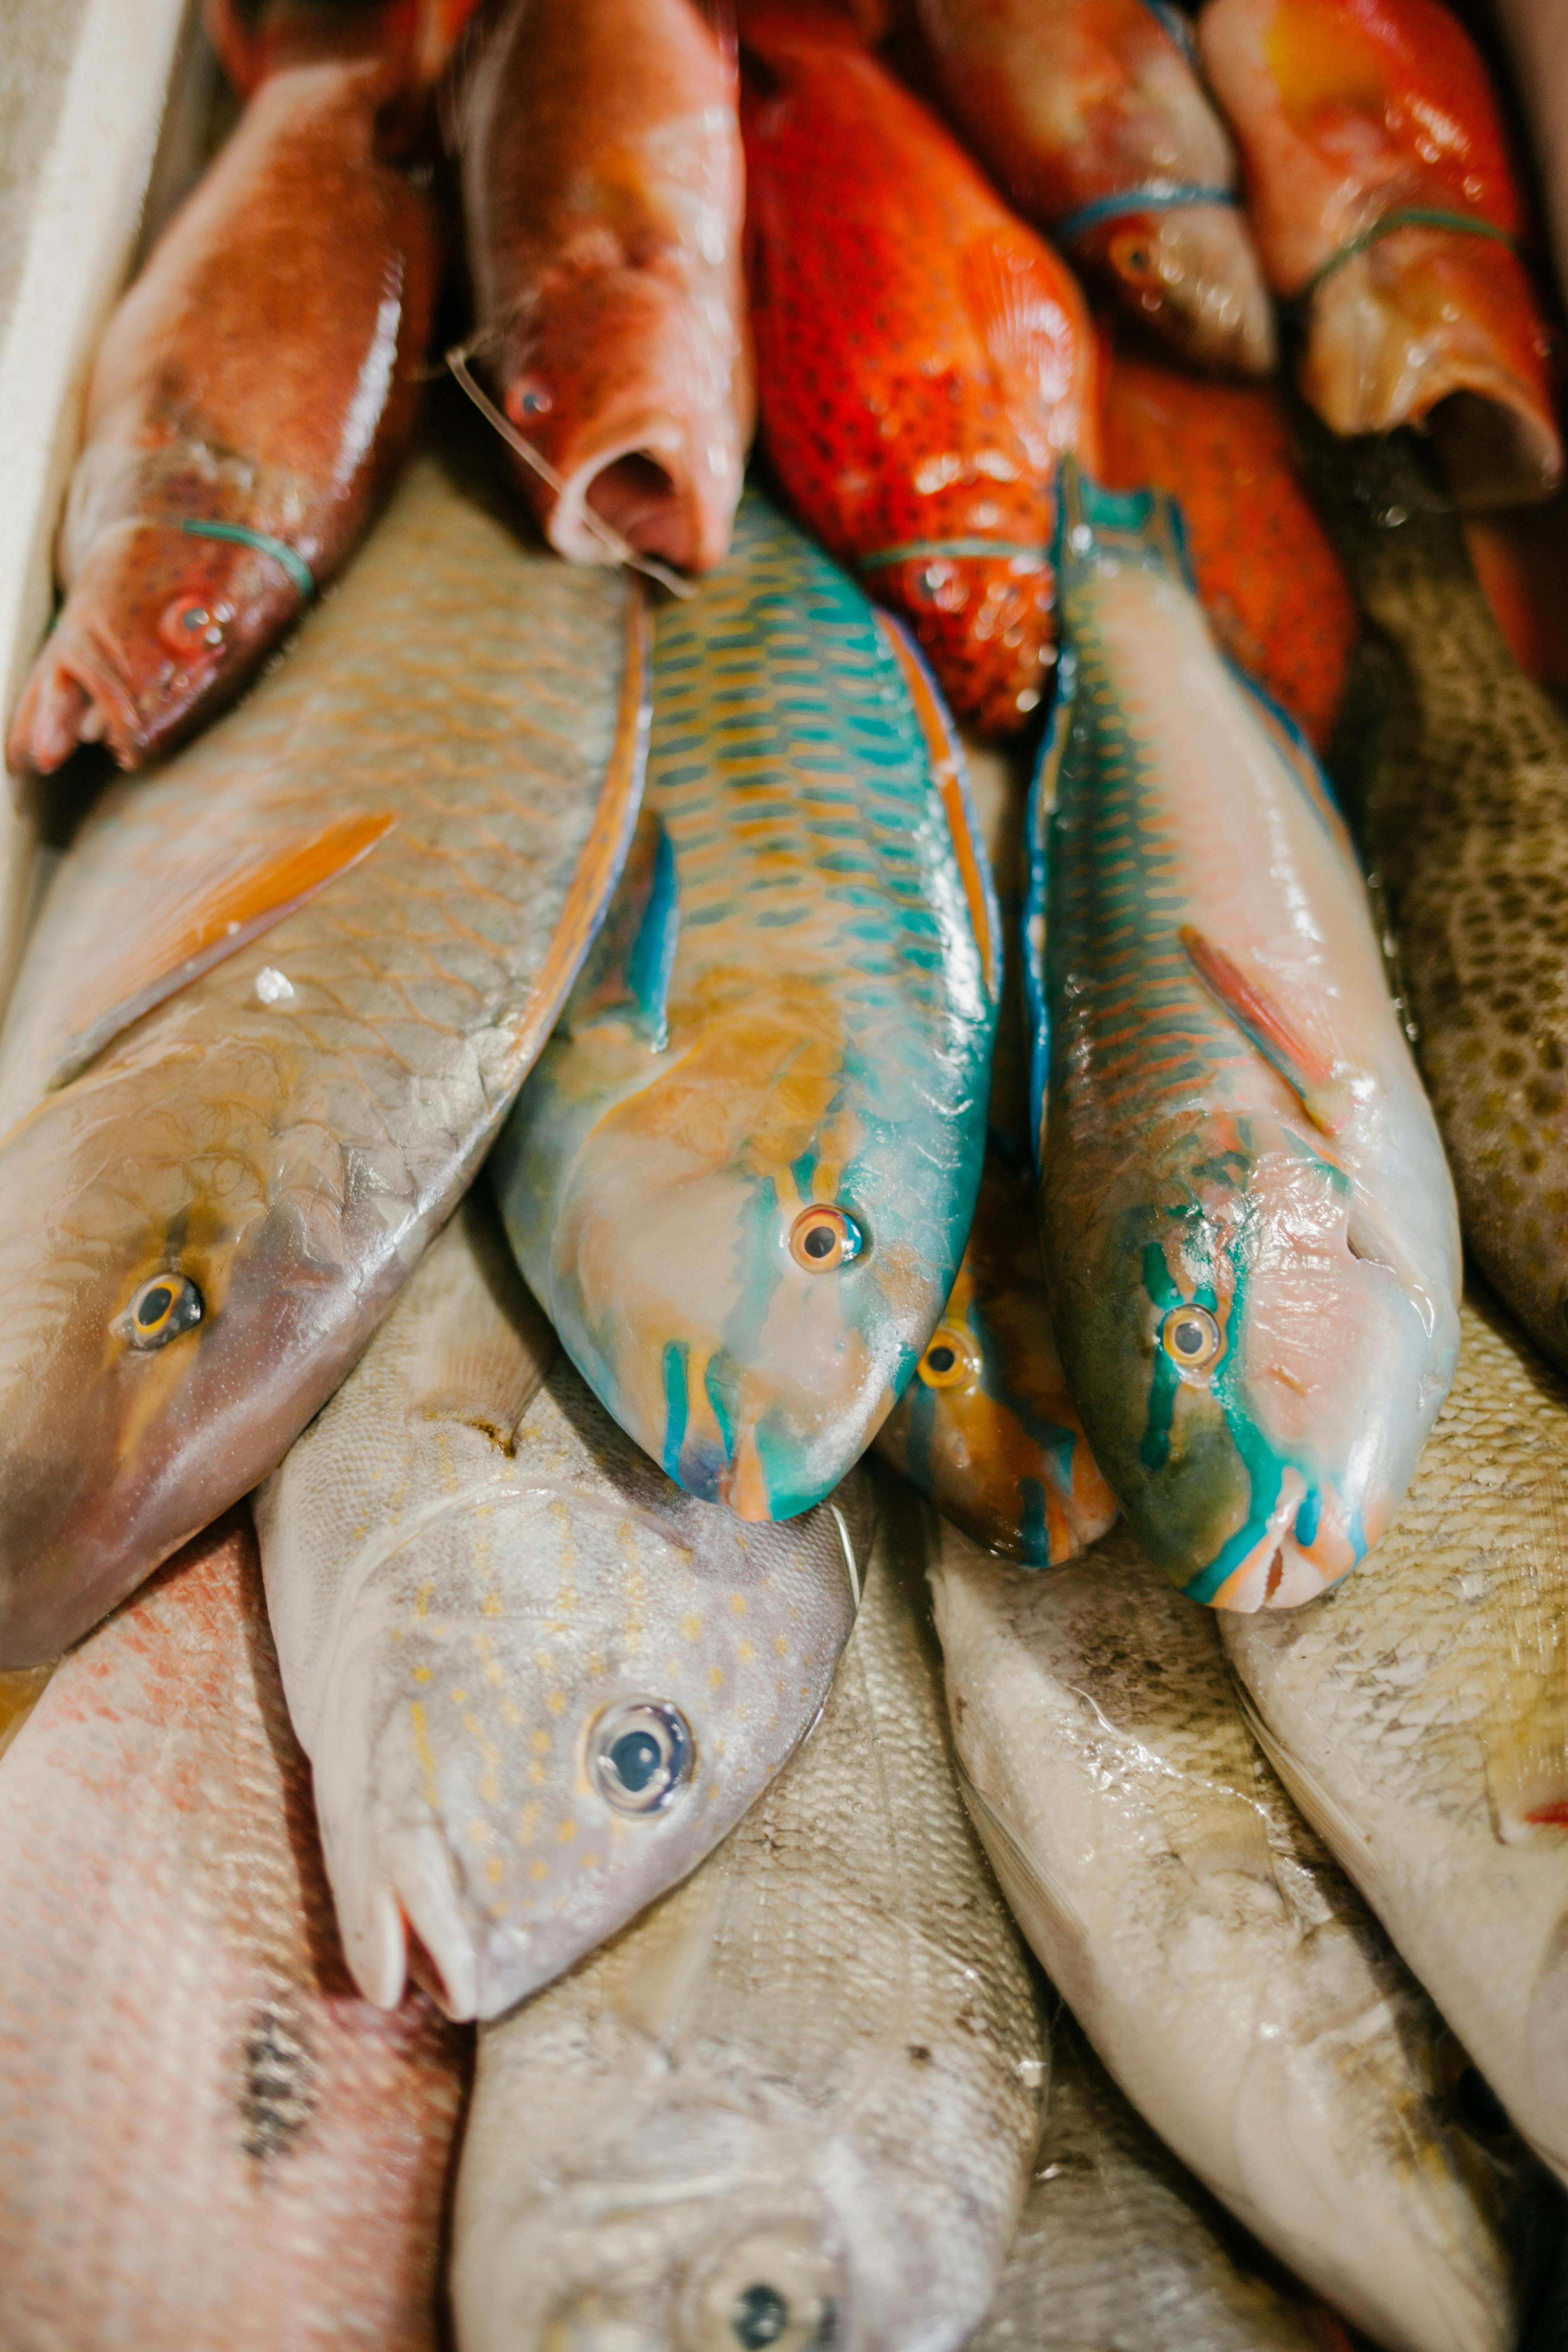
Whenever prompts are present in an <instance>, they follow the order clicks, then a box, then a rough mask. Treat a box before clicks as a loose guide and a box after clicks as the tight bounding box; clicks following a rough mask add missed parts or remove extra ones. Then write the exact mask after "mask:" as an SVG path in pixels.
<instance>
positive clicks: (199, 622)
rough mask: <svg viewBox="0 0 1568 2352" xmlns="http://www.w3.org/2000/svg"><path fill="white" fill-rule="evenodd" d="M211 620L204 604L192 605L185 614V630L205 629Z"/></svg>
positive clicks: (210, 615)
mask: <svg viewBox="0 0 1568 2352" xmlns="http://www.w3.org/2000/svg"><path fill="white" fill-rule="evenodd" d="M211 619H212V614H210V613H209V612H208V611H207V608H206V606H205V604H193V605H192V606H191V608H190V610H189V611H188V612H187V613H186V614H185V626H186V628H187V629H205V627H206V625H207V623H208V622H209V621H210V620H211Z"/></svg>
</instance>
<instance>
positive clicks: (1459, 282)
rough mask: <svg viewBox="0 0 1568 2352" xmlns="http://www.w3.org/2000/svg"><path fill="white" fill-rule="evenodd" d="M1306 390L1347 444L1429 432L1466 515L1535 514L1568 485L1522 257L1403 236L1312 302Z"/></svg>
mask: <svg viewBox="0 0 1568 2352" xmlns="http://www.w3.org/2000/svg"><path fill="white" fill-rule="evenodd" d="M1301 388H1302V390H1303V392H1304V393H1305V394H1306V395H1307V398H1308V399H1309V400H1310V402H1311V404H1312V405H1313V406H1314V407H1315V408H1316V409H1317V411H1318V413H1319V415H1321V417H1322V418H1323V421H1324V422H1325V424H1327V425H1330V426H1331V427H1332V429H1333V431H1334V432H1336V433H1340V434H1344V435H1347V436H1350V435H1359V434H1367V433H1387V432H1391V431H1392V430H1393V429H1394V426H1396V425H1406V424H1419V423H1422V422H1423V421H1425V422H1426V423H1427V424H1428V425H1429V428H1430V430H1431V433H1432V436H1433V438H1434V440H1435V442H1436V446H1437V454H1438V456H1439V458H1440V459H1441V460H1442V463H1443V467H1444V471H1445V473H1446V474H1447V478H1448V481H1449V484H1450V487H1451V488H1452V489H1453V492H1454V495H1455V498H1456V499H1457V501H1458V504H1459V505H1460V506H1461V507H1463V508H1467V509H1470V508H1484V507H1497V506H1511V505H1520V504H1524V503H1527V502H1529V501H1532V500H1535V499H1543V498H1546V497H1548V496H1550V494H1551V492H1552V490H1553V489H1555V488H1556V487H1557V485H1558V483H1559V482H1560V481H1561V480H1562V478H1563V444H1562V438H1561V436H1560V435H1559V432H1558V429H1557V425H1556V420H1555V418H1554V416H1553V414H1552V399H1551V394H1550V390H1549V387H1548V383H1547V378H1546V350H1545V343H1544V339H1543V336H1542V331H1541V330H1540V328H1539V327H1538V325H1537V324H1536V322H1535V320H1534V318H1533V313H1532V310H1531V302H1530V294H1529V287H1528V283H1527V281H1526V279H1525V276H1524V271H1523V268H1522V265H1521V262H1520V261H1519V259H1518V257H1517V256H1516V255H1514V254H1512V253H1510V252H1508V251H1507V250H1506V249H1504V248H1503V247H1499V246H1497V245H1494V244H1491V243H1489V242H1485V241H1483V240H1482V239H1481V238H1479V237H1476V236H1455V235H1452V234H1449V233H1447V232H1445V231H1443V230H1439V229H1430V228H1401V229H1395V230H1394V231H1392V232H1391V233H1390V234H1389V235H1388V236H1384V237H1382V238H1380V239H1379V240H1378V242H1377V243H1376V244H1374V245H1372V246H1369V247H1367V249H1366V251H1365V252H1363V253H1359V254H1356V255H1354V256H1352V258H1351V259H1350V260H1348V261H1346V262H1344V263H1342V265H1341V266H1340V267H1339V268H1336V269H1335V270H1334V271H1333V272H1332V274H1331V276H1330V277H1329V278H1326V279H1325V280H1324V282H1323V283H1322V285H1321V286H1320V287H1319V289H1318V290H1317V292H1316V294H1315V295H1314V296H1313V298H1312V306H1311V312H1310V320H1309V323H1308V331H1307V344H1306V352H1305V356H1304V359H1303V362H1302V372H1301Z"/></svg>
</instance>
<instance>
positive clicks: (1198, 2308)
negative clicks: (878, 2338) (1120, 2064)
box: [970, 2010, 1318, 2352]
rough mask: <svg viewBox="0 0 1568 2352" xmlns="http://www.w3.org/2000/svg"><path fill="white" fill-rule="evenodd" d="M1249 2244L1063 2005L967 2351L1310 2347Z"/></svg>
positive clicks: (1301, 2321)
mask: <svg viewBox="0 0 1568 2352" xmlns="http://www.w3.org/2000/svg"><path fill="white" fill-rule="evenodd" d="M1247 2251H1248V2250H1247V2242H1246V2240H1245V2239H1244V2238H1243V2237H1242V2235H1241V2232H1240V2231H1238V2230H1237V2228H1236V2226H1235V2224H1234V2223H1233V2222H1231V2221H1228V2219H1227V2218H1226V2215H1225V2214H1224V2213H1222V2212H1221V2210H1220V2209H1219V2208H1218V2207H1217V2206H1215V2205H1214V2204H1213V2203H1212V2202H1211V2200H1209V2198H1208V2197H1207V2196H1206V2195H1205V2192H1204V2190H1203V2189H1200V2188H1199V2186H1198V2184H1197V2182H1196V2181H1195V2180H1194V2179H1192V2177H1191V2176H1190V2174H1187V2173H1184V2172H1183V2170H1182V2168H1181V2167H1180V2165H1179V2164H1177V2163H1176V2162H1175V2161H1174V2160H1173V2158H1172V2157H1171V2156H1170V2155H1169V2154H1168V2153H1167V2151H1166V2150H1165V2149H1164V2148H1163V2147H1161V2145H1160V2143H1159V2141H1158V2140H1157V2139H1156V2138H1155V2137H1154V2135H1153V2133H1152V2131H1151V2130H1150V2129H1149V2126H1148V2125H1147V2124H1145V2123H1144V2122H1143V2121H1142V2117H1141V2116H1138V2115H1137V2114H1136V2113H1135V2112H1134V2110H1133V2109H1132V2108H1131V2107H1130V2106H1129V2105H1128V2104H1127V2101H1126V2100H1125V2099H1124V2098H1123V2097H1122V2095H1121V2092H1120V2091H1119V2090H1118V2089H1117V2087H1116V2085H1115V2084H1114V2083H1113V2082H1112V2081H1111V2080H1110V2076H1109V2075H1108V2074H1106V2072H1105V2070H1104V2068H1103V2067H1102V2066H1101V2065H1100V2062H1099V2060H1098V2059H1097V2058H1096V2057H1095V2055H1094V2053H1093V2052H1092V2051H1091V2050H1090V2048H1089V2044H1088V2042H1086V2041H1085V2040H1084V2037H1083V2033H1082V2031H1081V2029H1080V2028H1079V2026H1078V2025H1076V2024H1075V2023H1074V2022H1073V2020H1072V2018H1071V2017H1070V2016H1069V2015H1068V2012H1067V2011H1065V2010H1064V2011H1062V2012H1061V2013H1060V2015H1059V2016H1058V2018H1057V2019H1056V2020H1055V2021H1053V2024H1052V2028H1051V2095H1050V2101H1049V2105H1048V2106H1047V2112H1046V2127H1045V2130H1044V2132H1043V2133H1042V2135H1041V2137H1040V2145H1039V2147H1038V2149H1037V2152H1036V2156H1035V2173H1034V2179H1033V2182H1032V2184H1031V2186H1030V2189H1029V2195H1028V2199H1027V2200H1026V2204H1025V2207H1024V2211H1023V2215H1022V2218H1021V2219H1020V2221H1019V2223H1018V2233H1017V2235H1016V2238H1015V2239H1014V2241H1013V2250H1012V2252H1011V2253H1010V2254H1009V2255H1008V2257H1007V2267H1006V2269H1005V2271H1004V2272H1003V2273H1002V2284H1001V2285H1000V2286H999V2287H998V2288H997V2290H996V2300H995V2302H994V2304H993V2305H992V2306H991V2310H990V2313H989V2315H988V2316H987V2318H986V2322H985V2325H984V2327H983V2328H982V2329H981V2330H980V2332H979V2334H978V2335H977V2336H973V2337H972V2338H971V2340H970V2352H1085V2347H1088V2346H1093V2347H1095V2352H1314V2347H1316V2346H1317V2343H1318V2338H1317V2337H1316V2336H1315V2335H1314V2334H1313V2332H1312V2329H1311V2326H1310V2324H1309V2322H1308V2319H1307V2315H1306V2313H1305V2311H1304V2309H1302V2308H1301V2307H1300V2305H1293V2304H1291V2303H1289V2302H1287V2300H1286V2299H1285V2297H1284V2296H1283V2295H1282V2294H1280V2293H1279V2291H1278V2289H1277V2288H1276V2287H1275V2286H1274V2285H1273V2284H1271V2283H1270V2282H1269V2281H1268V2279H1267V2278H1265V2277H1264V2276H1262V2275H1261V2270H1260V2266H1259V2265H1258V2263H1257V2260H1256V2250H1253V2251H1254V2260H1253V2261H1252V2262H1251V2263H1249V2262H1248V2260H1247Z"/></svg>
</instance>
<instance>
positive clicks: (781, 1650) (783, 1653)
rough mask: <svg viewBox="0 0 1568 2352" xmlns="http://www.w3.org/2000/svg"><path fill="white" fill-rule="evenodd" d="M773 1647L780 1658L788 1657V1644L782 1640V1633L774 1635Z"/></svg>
mask: <svg viewBox="0 0 1568 2352" xmlns="http://www.w3.org/2000/svg"><path fill="white" fill-rule="evenodd" d="M773 1647H774V1649H775V1650H776V1651H777V1652H778V1654H779V1655H780V1657H781V1658H787V1657H788V1655H789V1643H787V1642H786V1641H785V1640H784V1635H783V1634H782V1633H775V1634H774V1635H773Z"/></svg>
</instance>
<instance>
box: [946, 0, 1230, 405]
mask: <svg viewBox="0 0 1568 2352" xmlns="http://www.w3.org/2000/svg"><path fill="white" fill-rule="evenodd" d="M915 13H916V15H917V16H918V18H919V22H920V26H921V33H922V35H923V37H924V45H925V49H926V53H927V55H928V56H929V58H930V59H931V68H932V71H933V73H934V76H935V79H936V80H937V83H938V85H939V87H940V89H941V91H942V98H943V100H944V102H945V103H946V104H947V105H948V106H949V107H950V108H951V109H952V113H953V115H954V117H955V119H956V120H957V121H958V122H959V123H960V124H961V125H962V126H963V131H964V132H965V134H966V135H967V137H968V138H969V139H970V141H971V142H973V147H974V150H975V152H976V153H977V154H978V155H980V156H982V157H983V158H984V161H985V163H988V164H989V166H990V168H991V169H992V171H993V172H994V173H995V175H996V177H997V179H998V180H999V181H1000V182H1001V184H1002V185H1003V186H1004V187H1005V188H1006V189H1007V190H1008V191H1009V192H1010V194H1012V196H1013V199H1014V201H1015V202H1016V205H1018V207H1019V209H1020V211H1022V212H1024V213H1026V215H1028V217H1029V218H1030V219H1031V220H1033V221H1037V222H1038V223H1039V224H1040V226H1041V227H1043V228H1047V229H1048V230H1049V231H1050V233H1051V235H1052V236H1054V237H1055V238H1056V240H1057V242H1058V245H1060V246H1062V247H1064V248H1065V250H1066V251H1067V252H1068V253H1069V254H1070V255H1071V257H1072V258H1073V260H1074V261H1075V262H1078V263H1080V264H1081V265H1082V266H1083V267H1084V268H1086V269H1089V270H1092V271H1093V272H1094V274H1095V275H1096V276H1097V277H1098V278H1102V279H1103V280H1104V281H1105V282H1106V283H1108V284H1109V285H1110V287H1111V288H1112V289H1113V290H1114V291H1115V293H1116V294H1117V295H1118V297H1119V298H1120V299H1121V303H1122V305H1123V306H1124V307H1125V308H1126V309H1128V310H1131V312H1132V314H1133V316H1134V317H1135V318H1139V319H1142V320H1145V321H1146V322H1147V323H1148V324H1149V325H1151V326H1152V327H1153V328H1155V329H1156V330H1157V331H1159V333H1161V334H1162V335H1163V336H1164V337H1165V338H1166V340H1167V341H1170V342H1173V343H1174V344H1175V345H1176V347H1177V348H1178V350H1180V351H1182V352H1184V353H1185V354H1186V356H1187V358H1188V359H1191V360H1195V361H1196V362H1198V363H1199V364H1200V365H1201V366H1205V367H1215V368H1236V369H1240V370H1241V371H1242V372H1244V373H1247V374H1248V375H1264V374H1267V373H1268V372H1269V370H1270V369H1272V367H1273V365H1274V358H1275V337H1274V314H1273V310H1272V308H1271V306H1270V303H1269V299H1268V289H1267V288H1266V286H1265V285H1264V282H1263V273H1262V270H1261V269H1260V268H1259V266H1258V255H1257V252H1256V251H1255V249H1254V247H1253V243H1252V238H1251V236H1250V234H1249V233H1248V230H1247V223H1246V220H1245V219H1244V218H1243V216H1242V215H1241V213H1240V211H1239V210H1238V208H1237V166H1236V151H1235V149H1234V148H1233V146H1232V145H1231V142H1230V139H1229V137H1228V135H1227V133H1226V129H1225V125H1224V124H1223V123H1222V122H1221V121H1220V119H1219V117H1218V115H1217V114H1216V113H1215V110H1214V108H1213V106H1212V105H1211V104H1210V102H1209V100H1208V98H1207V97H1206V96H1205V92H1204V89H1203V87H1202V84H1201V83H1200V81H1199V79H1198V77H1197V74H1196V72H1195V71H1194V59H1193V41H1192V35H1191V33H1190V32H1189V31H1188V29H1187V25H1186V20H1185V18H1184V16H1183V15H1182V13H1181V10H1180V9H1179V8H1177V7H1167V6H1166V5H1163V0H915Z"/></svg>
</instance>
